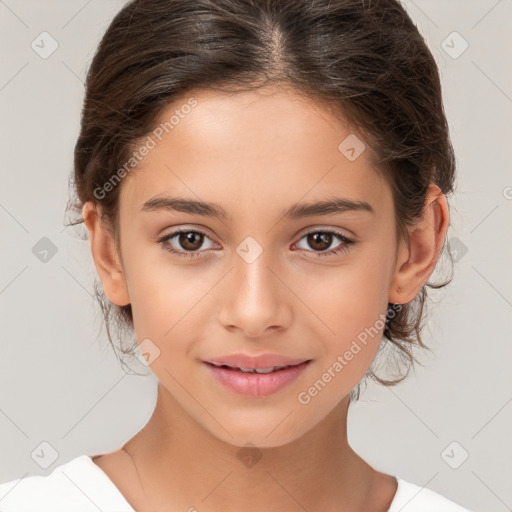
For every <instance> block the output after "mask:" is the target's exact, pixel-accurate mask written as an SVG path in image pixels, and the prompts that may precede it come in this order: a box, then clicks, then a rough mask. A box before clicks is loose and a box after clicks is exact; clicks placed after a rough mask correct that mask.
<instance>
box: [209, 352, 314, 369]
mask: <svg viewBox="0 0 512 512" xmlns="http://www.w3.org/2000/svg"><path fill="white" fill-rule="evenodd" d="M307 361H310V359H308V358H292V357H287V356H282V355H280V354H272V353H265V354H258V355H251V354H241V353H239V354H229V355H225V356H221V357H215V358H211V359H207V360H206V361H205V362H206V363H209V364H211V365H214V366H220V367H223V366H224V367H226V368H227V369H232V370H239V371H242V372H248V373H249V372H253V373H254V372H256V373H269V372H272V371H278V370H282V369H285V368H286V367H289V366H296V365H299V364H302V363H305V362H307ZM258 370H261V371H258Z"/></svg>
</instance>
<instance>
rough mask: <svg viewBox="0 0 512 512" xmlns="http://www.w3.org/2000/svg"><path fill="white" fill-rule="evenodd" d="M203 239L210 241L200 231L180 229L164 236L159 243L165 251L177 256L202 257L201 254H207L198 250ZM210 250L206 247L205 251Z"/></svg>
mask: <svg viewBox="0 0 512 512" xmlns="http://www.w3.org/2000/svg"><path fill="white" fill-rule="evenodd" d="M205 239H206V240H210V238H209V237H208V235H207V234H206V233H203V232H202V231H197V230H193V229H188V230H185V229H182V230H179V231H175V232H174V233H171V234H170V235H166V236H164V237H163V238H162V239H160V240H159V243H160V244H161V245H162V247H163V248H164V249H165V250H166V251H168V252H170V253H173V254H176V255H177V256H185V257H194V256H204V254H203V253H206V252H208V251H207V250H199V249H201V247H202V246H203V244H204V242H205ZM210 243H211V242H210ZM210 248H211V246H210V247H206V249H210Z"/></svg>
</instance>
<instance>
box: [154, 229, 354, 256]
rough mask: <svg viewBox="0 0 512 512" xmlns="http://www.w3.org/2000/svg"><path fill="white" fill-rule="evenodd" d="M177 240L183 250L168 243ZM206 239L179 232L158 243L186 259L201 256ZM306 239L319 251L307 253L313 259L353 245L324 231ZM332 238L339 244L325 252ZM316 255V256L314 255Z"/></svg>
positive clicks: (336, 233) (187, 232)
mask: <svg viewBox="0 0 512 512" xmlns="http://www.w3.org/2000/svg"><path fill="white" fill-rule="evenodd" d="M176 237H178V238H177V240H178V245H180V246H181V247H182V248H184V249H185V250H181V249H179V248H178V249H176V248H174V247H173V246H172V244H171V243H170V241H171V240H172V239H173V238H176ZM205 238H208V239H209V237H208V235H206V233H203V232H202V231H196V230H180V231H175V232H173V233H171V234H170V235H166V236H165V237H163V238H161V239H160V240H159V243H160V244H161V245H162V246H163V248H164V249H165V250H166V251H169V252H171V253H173V254H176V255H177V256H184V257H186V258H193V257H197V256H201V254H202V252H205V251H198V249H199V248H200V247H201V246H202V245H203V242H204V239H205ZM304 238H305V239H307V243H308V244H309V245H310V246H313V247H315V246H316V248H317V249H319V250H313V251H308V252H312V253H313V254H314V256H315V257H324V256H326V255H330V254H337V253H340V252H344V251H347V250H348V248H349V246H350V245H351V244H354V243H355V241H354V240H351V239H350V238H348V237H346V236H345V235H342V234H341V233H338V232H337V231H331V230H325V231H311V232H309V233H306V234H304V235H303V236H302V237H301V239H300V240H302V239H304ZM333 238H337V239H338V240H340V244H339V245H337V246H336V247H335V248H334V249H330V250H329V251H326V250H325V249H327V248H328V247H330V246H331V245H332V241H333ZM318 246H320V247H318ZM315 253H317V254H315Z"/></svg>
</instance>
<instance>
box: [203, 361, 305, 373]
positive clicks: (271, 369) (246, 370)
mask: <svg viewBox="0 0 512 512" xmlns="http://www.w3.org/2000/svg"><path fill="white" fill-rule="evenodd" d="M208 364H211V365H212V366H216V367H218V368H224V369H226V370H233V371H239V372H243V373H272V372H276V371H279V370H285V369H286V368H290V367H292V366H296V365H294V364H289V365H285V366H271V367H269V368H239V367H238V366H229V365H227V364H215V363H208Z"/></svg>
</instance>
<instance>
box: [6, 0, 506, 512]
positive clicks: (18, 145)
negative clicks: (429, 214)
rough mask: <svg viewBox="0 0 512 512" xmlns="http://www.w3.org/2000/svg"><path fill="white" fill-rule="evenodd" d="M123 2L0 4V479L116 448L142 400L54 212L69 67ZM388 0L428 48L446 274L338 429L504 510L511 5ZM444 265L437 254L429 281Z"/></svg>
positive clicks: (84, 267) (428, 479)
mask: <svg viewBox="0 0 512 512" xmlns="http://www.w3.org/2000/svg"><path fill="white" fill-rule="evenodd" d="M123 5H124V1H121V0H106V1H105V0H102V1H100V0H89V1H86V0H72V1H71V0H59V1H57V0H51V1H50V0H46V1H44V2H41V1H40V0H6V1H0V38H1V41H0V48H1V65H0V66H1V67H0V113H1V123H0V141H1V151H0V155H1V166H0V172H1V188H0V226H1V244H2V245H1V249H2V251H1V264H0V307H1V330H0V332H1V338H0V343H1V346H0V432H1V436H0V482H4V481H8V480H11V479H14V478H18V477H22V476H25V475H32V474H41V475H45V474H48V473H49V472H51V471H52V470H53V469H54V468H55V467H56V466H57V465H60V464H63V463H65V462H67V461H69V460H70V459H72V458H74V457H76V456H78V455H81V454H89V455H93V454H97V453H102V452H106V451H111V450H114V449H117V448H118V447H120V446H121V445H122V444H124V442H125V441H126V440H128V439H129V438H131V437H132V436H133V435H135V433H136V432H137V431H138V430H140V429H141V428H142V427H143V426H144V425H145V424H146V422H147V421H148V419H149V417H150V415H151V413H152V411H153V408H154V405H155V398H156V394H155V392H156V380H155V378H154V377H153V376H152V375H151V374H150V375H149V376H146V377H144V376H143V377H138V376H134V375H127V374H126V373H125V372H124V371H123V368H122V367H121V365H120V364H119V362H118V360H117V358H116V356H115V354H114V352H113V351H112V349H111V348H110V346H109V344H108V340H107V336H106V333H105V330H104V329H103V327H102V321H101V320H102V319H101V315H100V313H99V309H98V308H97V306H96V305H95V303H94V300H93V297H92V290H93V284H94V279H95V277H96V270H95V268H94V264H93V260H92V257H91V254H90V249H89V241H83V240H81V239H80V238H79V237H78V236H77V233H76V232H75V231H74V230H73V229H72V228H65V226H64V221H65V220H66V218H65V216H64V210H65V206H66V202H67V200H68V197H69V191H68V178H69V176H70V173H71V171H72V162H73V148H74V144H75V141H76V137H77V135H78V129H79V120H80V111H81V107H82V100H83V91H84V86H83V81H84V78H85V73H86V70H87V68H88V66H89V64H90V61H91V59H92V56H93V53H94V50H95V48H96V46H97V44H98V43H99V41H100V38H101V36H102V35H103V33H104V31H105V29H106V28H107V26H108V24H109V23H110V21H111V20H112V18H113V16H114V15H115V13H116V12H117V11H118V10H119V9H120V8H121V7H122V6H123ZM404 5H405V6H406V8H407V10H408V12H409V13H410V15H411V16H412V18H413V20H414V21H415V23H416V24H417V25H418V28H419V30H420V32H421V33H422V35H423V36H424V37H425V38H426V40H427V43H428V44H429V46H430V48H431V50H432V52H433V54H434V57H435V58H436V61H437V63H438V66H439V69H440V73H441V79H442V85H443V92H444V102H445V110H446V114H447V117H448V120H449V125H450V130H451V136H452V141H453V145H454V148H455V152H456V155H457V165H458V169H457V173H458V177H457V191H456V194H455V195H454V196H453V197H449V198H448V199H449V203H450V207H451V226H450V228H449V231H448V237H449V239H450V246H451V248H452V254H453V255H454V258H455V265H454V272H455V274H454V279H453V282H452V283H451V285H449V286H448V287H447V288H445V289H444V291H442V292H437V293H436V294H434V295H432V301H429V303H428V304H427V307H428V308H429V320H428V328H427V329H426V330H425V331H424V341H425V342H426V343H427V345H428V346H430V347H431V348H432V349H433V351H434V355H433V356H423V357H422V358H421V360H422V361H423V363H424V366H423V367H421V366H418V367H417V369H416V372H415V373H414V374H411V375H410V377H409V378H408V379H407V380H406V381H405V382H404V383H402V384H400V385H399V386H397V387H394V388H384V387H379V386H377V385H375V384H371V383H370V384H369V386H368V387H367V389H366V390H365V391H364V392H363V394H362V396H361V399H360V401H359V402H357V403H355V404H353V405H351V407H350V415H349V441H350V443H351V444H352V446H353V447H354V449H355V450H356V451H357V452H358V453H359V454H360V455H361V456H362V457H363V458H364V459H365V460H367V461H368V462H369V463H370V464H372V465H373V466H374V467H375V468H377V469H379V470H381V471H384V472H387V473H391V474H395V475H398V476H400V477H402V478H404V479H406V480H409V481H412V482H414V483H416V484H418V485H421V486H424V485H425V486H428V487H429V488H431V489H433V490H435V491H437V492H439V493H441V494H443V495H445V496H447V497H449V498H451V499H453V500H455V501H457V502H459V503H460V504H462V505H464V506H466V507H468V508H470V509H471V510H474V511H477V510H482V511H484V510H485V511H486V512H504V511H506V510H511V507H512V486H511V485H510V482H511V477H512V456H511V455H512V449H511V448H512V436H511V435H510V432H511V431H512V430H511V426H512V403H511V402H512V386H511V362H512V344H511V333H512V315H511V307H512V283H511V281H512V279H511V274H512V272H511V264H510V262H511V261H512V244H511V243H510V239H511V237H510V233H511V212H512V175H511V172H510V169H511V160H512V159H511V142H510V141H512V126H511V123H510V114H511V111H512V80H511V76H512V66H511V65H510V62H511V49H512V45H511V44H510V43H511V41H510V27H511V22H512V2H511V1H510V0H501V1H499V0H498V1H497V0H473V1H469V0H457V1H455V0H414V1H410V0H406V1H405V2H404ZM42 32H47V33H48V34H49V35H50V36H51V39H50V38H48V35H44V36H40V34H41V33H42ZM454 32H456V34H454ZM38 37H39V38H40V37H45V38H47V39H46V41H47V42H48V44H46V45H45V48H46V50H47V51H50V50H51V44H50V43H51V42H52V40H55V41H56V44H57V45H58V46H57V47H56V49H55V51H53V53H52V54H51V55H49V56H47V57H46V58H43V57H42V56H41V55H40V53H38V52H36V51H35V50H34V49H33V46H34V44H33V41H36V42H37V41H38V40H40V39H38ZM53 44H54V45H55V43H53ZM466 46H467V48H466ZM41 248H43V249H41ZM41 250H47V251H48V252H47V253H45V254H46V257H45V258H41ZM449 271H450V266H449V260H448V259H447V257H446V254H443V255H442V257H441V260H440V262H439V265H438V269H436V272H435V274H434V276H433V279H432V280H435V278H436V276H438V277H439V278H443V277H446V276H447V275H448V274H449ZM134 368H135V369H136V370H137V371H140V370H141V369H142V370H144V368H143V367H142V366H140V365H139V366H138V367H135V366H134ZM41 443H48V444H49V445H50V446H51V447H52V448H51V449H53V450H55V453H56V457H57V458H56V460H55V461H54V462H53V464H52V465H51V466H49V467H48V468H42V467H40V466H39V465H38V464H37V463H36V462H35V461H34V459H33V458H32V454H33V453H34V452H35V451H37V450H38V449H40V447H41V446H46V447H48V445H41ZM0 508H1V502H0Z"/></svg>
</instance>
